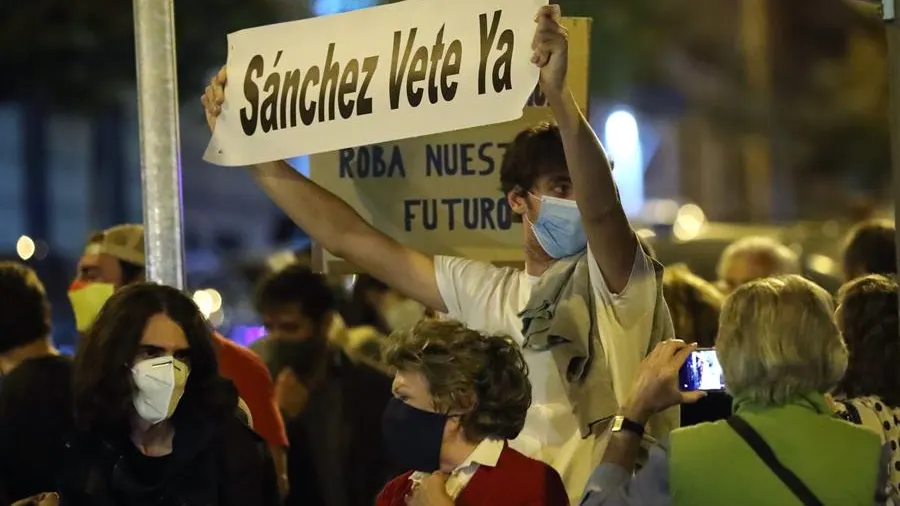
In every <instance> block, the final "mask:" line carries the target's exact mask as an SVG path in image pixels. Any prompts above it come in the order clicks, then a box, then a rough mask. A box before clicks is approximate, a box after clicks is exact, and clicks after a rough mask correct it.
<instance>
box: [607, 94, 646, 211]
mask: <svg viewBox="0 0 900 506" xmlns="http://www.w3.org/2000/svg"><path fill="white" fill-rule="evenodd" d="M603 137H604V145H605V146H606V149H607V150H609V156H610V158H612V162H613V163H614V164H615V168H614V169H613V178H614V179H615V180H616V185H617V186H618V187H619V196H620V198H621V199H622V207H624V208H625V213H626V214H628V215H629V216H635V215H636V214H638V213H640V212H641V209H642V208H643V207H644V154H643V151H642V150H641V138H640V131H639V129H638V123H637V119H636V118H635V117H634V114H632V113H631V112H629V111H627V110H625V109H617V110H615V111H613V112H612V113H611V114H610V115H609V116H608V117H607V118H606V124H605V125H604V128H603Z"/></svg>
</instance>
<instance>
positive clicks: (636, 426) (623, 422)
mask: <svg viewBox="0 0 900 506" xmlns="http://www.w3.org/2000/svg"><path fill="white" fill-rule="evenodd" d="M612 431H613V432H622V431H627V432H631V433H633V434H637V435H638V436H643V435H644V425H643V424H641V423H638V422H635V421H634V420H629V419H628V418H625V417H624V416H622V415H616V417H615V418H614V419H613V427H612Z"/></svg>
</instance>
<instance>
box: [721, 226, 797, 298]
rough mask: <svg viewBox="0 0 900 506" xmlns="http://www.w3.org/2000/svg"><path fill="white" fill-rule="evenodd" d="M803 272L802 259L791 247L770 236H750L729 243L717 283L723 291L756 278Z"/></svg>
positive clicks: (730, 289) (725, 292)
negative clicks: (801, 269)
mask: <svg viewBox="0 0 900 506" xmlns="http://www.w3.org/2000/svg"><path fill="white" fill-rule="evenodd" d="M787 274H800V261H799V259H798V258H797V254H796V253H794V252H793V250H791V249H790V248H788V247H787V246H785V245H784V244H781V243H780V242H778V241H776V240H775V239H772V238H771V237H763V236H749V237H744V238H741V239H738V240H737V241H734V242H733V243H731V244H729V245H728V247H727V248H725V251H723V252H722V256H721V257H719V265H718V266H717V267H716V275H717V276H718V278H719V279H718V282H717V284H716V286H717V287H718V288H719V290H721V291H722V293H724V294H726V295H727V294H729V293H731V292H733V291H734V289H735V288H737V287H739V286H741V285H743V284H744V283H747V282H749V281H753V280H755V279H762V278H767V277H769V276H784V275H787Z"/></svg>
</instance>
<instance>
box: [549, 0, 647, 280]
mask: <svg viewBox="0 0 900 506" xmlns="http://www.w3.org/2000/svg"><path fill="white" fill-rule="evenodd" d="M560 19H561V17H560V10H559V6H557V5H549V6H547V7H543V8H542V9H541V11H540V12H539V14H538V20H537V21H538V29H537V32H536V33H535V49H536V54H535V63H536V64H537V65H538V66H540V67H541V90H542V91H543V92H544V95H545V96H546V97H547V100H548V102H549V103H550V107H551V109H552V110H553V114H554V115H555V116H556V122H557V124H558V125H559V132H560V136H561V137H562V142H563V148H564V149H565V153H566V163H567V165H568V167H569V175H570V176H571V178H572V186H573V187H574V190H575V201H576V202H577V203H578V209H579V210H580V211H581V219H582V222H583V223H584V231H585V235H587V239H588V245H589V246H590V248H591V253H593V255H594V259H595V260H596V261H597V265H598V266H599V267H600V271H601V272H602V273H603V277H604V279H605V280H606V284H607V286H608V287H609V289H610V291H612V292H613V293H620V292H621V291H622V290H624V289H625V286H626V285H627V284H628V278H629V276H630V274H631V269H632V266H633V265H634V255H635V252H636V251H637V237H636V236H635V234H634V231H633V230H632V229H631V225H629V223H628V218H627V217H626V216H625V210H624V209H623V208H622V203H621V201H620V200H619V195H618V192H617V191H616V183H615V181H614V180H613V177H612V168H611V166H610V163H609V159H608V158H607V157H606V153H605V152H604V151H603V146H602V145H601V144H600V141H599V140H598V139H597V136H596V134H595V133H594V131H593V129H591V126H590V124H589V123H588V121H587V119H585V117H584V116H583V115H582V114H581V111H580V110H579V109H578V104H577V103H576V102H575V98H574V97H573V96H572V93H571V91H570V90H569V87H568V85H567V84H566V72H567V70H568V69H567V58H568V41H567V34H566V29H565V28H564V27H563V26H562V25H561V24H560Z"/></svg>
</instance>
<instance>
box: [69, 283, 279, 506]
mask: <svg viewBox="0 0 900 506" xmlns="http://www.w3.org/2000/svg"><path fill="white" fill-rule="evenodd" d="M73 384H74V405H75V422H76V426H77V430H76V432H75V433H74V434H73V435H72V437H71V438H70V442H69V443H68V444H67V455H66V459H67V460H66V462H65V465H64V468H65V471H64V472H63V479H62V483H61V485H60V490H59V493H60V496H61V504H64V505H67V504H71V505H81V504H85V505H87V504H91V505H95V504H103V505H120V504H121V505H134V506H141V505H145V504H146V505H150V504H153V505H159V506H167V505H178V506H192V505H198V506H199V505H204V506H206V505H213V504H215V505H235V506H237V505H241V506H244V505H246V504H254V505H256V504H258V505H266V506H267V505H270V504H271V505H274V504H278V501H279V499H278V497H279V496H278V488H277V483H276V476H275V472H274V468H273V463H272V460H271V456H270V455H269V454H268V451H267V449H266V445H265V443H264V442H263V441H262V440H261V439H260V438H259V437H258V436H256V434H255V433H254V432H253V431H252V430H251V429H250V428H249V427H248V426H246V425H245V424H244V423H243V422H242V421H241V420H240V419H239V418H238V416H237V412H238V397H237V393H236V391H235V389H234V386H233V385H232V384H231V383H230V382H229V381H227V380H224V379H222V378H221V377H220V376H219V374H218V364H217V362H216V354H215V351H214V348H213V342H212V334H211V330H210V328H209V326H208V324H207V323H206V321H205V320H204V318H203V316H202V314H201V313H200V311H199V310H198V309H197V307H196V305H195V304H194V302H193V301H192V300H191V299H190V298H189V297H187V296H186V295H184V294H183V293H181V292H179V291H178V290H176V289H174V288H170V287H166V286H160V285H155V284H148V283H142V284H136V285H132V286H129V287H126V288H123V289H122V290H120V291H119V292H117V293H116V294H114V295H113V296H112V297H111V298H110V299H109V301H108V302H107V303H106V305H105V306H104V308H103V310H102V311H101V312H100V315H99V316H98V317H97V320H96V321H95V322H94V324H93V325H92V327H91V329H90V331H89V332H88V334H87V335H85V336H84V337H83V339H82V341H81V342H80V345H79V349H78V352H77V354H76V357H75V368H74V377H73Z"/></svg>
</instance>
